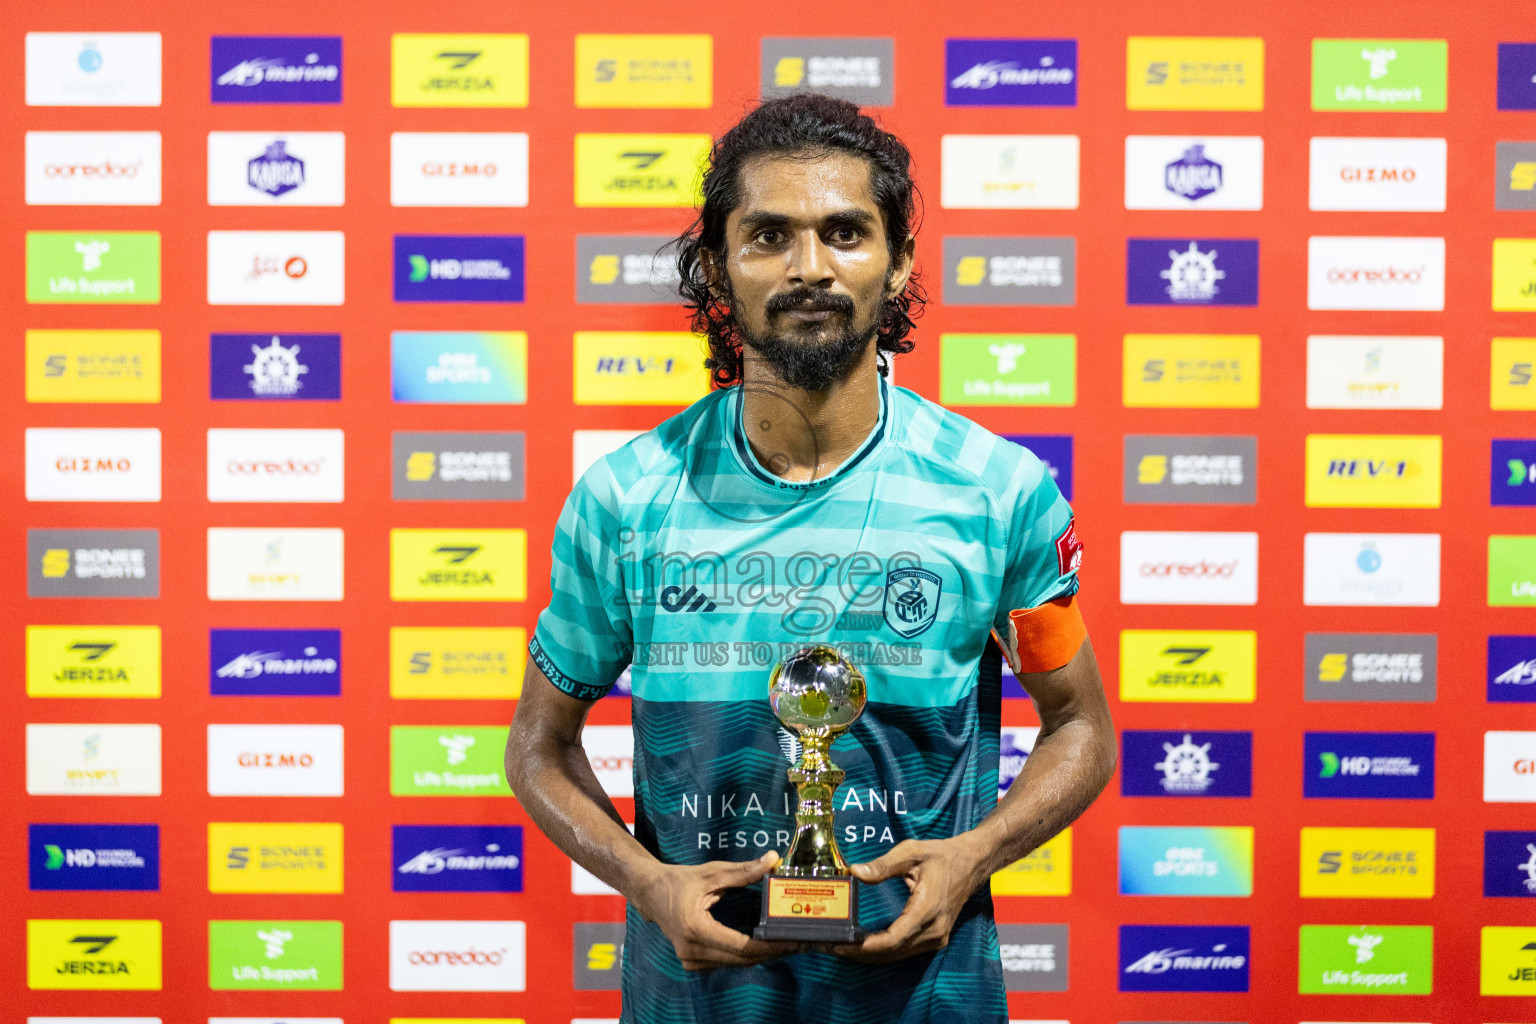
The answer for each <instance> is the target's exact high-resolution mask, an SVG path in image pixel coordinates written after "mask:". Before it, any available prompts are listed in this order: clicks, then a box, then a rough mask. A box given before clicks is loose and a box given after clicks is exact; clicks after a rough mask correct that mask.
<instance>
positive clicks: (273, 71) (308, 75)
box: [212, 36, 341, 103]
mask: <svg viewBox="0 0 1536 1024" xmlns="http://www.w3.org/2000/svg"><path fill="white" fill-rule="evenodd" d="M212 76H213V86H212V88H213V97H212V98H213V102H215V103H340V102H341V37H340V36H214V37H213V47H212Z"/></svg>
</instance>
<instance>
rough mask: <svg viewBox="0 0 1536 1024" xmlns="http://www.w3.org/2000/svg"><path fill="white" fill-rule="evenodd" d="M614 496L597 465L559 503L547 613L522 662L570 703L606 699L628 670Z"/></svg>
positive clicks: (608, 477) (629, 647) (626, 609)
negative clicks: (568, 697)
mask: <svg viewBox="0 0 1536 1024" xmlns="http://www.w3.org/2000/svg"><path fill="white" fill-rule="evenodd" d="M620 529H621V524H620V519H619V495H618V488H617V487H616V485H615V482H614V480H613V476H612V474H611V472H609V471H608V469H607V466H606V464H605V463H604V461H603V460H599V461H598V462H597V463H596V464H595V465H594V466H593V467H592V468H591V469H589V470H588V471H587V472H586V473H585V474H583V476H582V477H581V479H580V480H578V481H577V482H576V486H575V487H574V488H572V489H571V494H570V496H569V497H568V498H566V500H565V507H564V508H563V509H561V511H560V519H559V520H558V522H557V523H556V524H555V539H554V543H553V545H552V546H551V556H552V558H551V561H552V566H551V569H550V574H549V591H550V596H549V607H547V608H545V609H544V611H543V612H542V613H541V614H540V615H539V621H538V624H537V625H536V626H535V627H534V631H533V639H532V640H531V641H529V644H528V656H529V657H531V658H532V659H533V662H534V664H536V665H538V666H539V668H540V669H541V670H542V671H543V673H544V674H545V675H546V676H548V677H549V681H550V682H552V683H554V684H555V686H557V687H558V688H559V689H560V690H562V691H564V692H565V693H567V694H569V695H571V696H572V697H575V698H576V699H577V700H596V699H598V698H599V697H601V696H603V695H604V694H606V693H607V692H608V691H609V690H610V689H611V688H612V687H613V684H614V682H615V681H616V680H617V679H618V677H619V674H620V673H621V672H623V671H624V667H625V666H626V665H628V664H629V662H630V656H631V654H632V652H633V635H634V634H633V630H632V622H631V618H630V606H629V601H628V596H627V594H626V592H625V590H624V580H623V576H622V573H621V566H620V564H619V560H618V555H619V551H618V547H619V535H620Z"/></svg>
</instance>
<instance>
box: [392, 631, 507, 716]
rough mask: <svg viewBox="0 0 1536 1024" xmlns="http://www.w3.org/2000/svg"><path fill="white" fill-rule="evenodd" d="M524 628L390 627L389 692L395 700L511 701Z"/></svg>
mask: <svg viewBox="0 0 1536 1024" xmlns="http://www.w3.org/2000/svg"><path fill="white" fill-rule="evenodd" d="M527 660H528V631H527V630H526V629H523V628H521V627H510V628H508V627H501V626H460V627H451V626H450V627H432V626H393V627H391V628H390V630H389V695H390V696H391V697H394V698H396V699H397V700H413V699H422V700H445V699H446V700H456V699H464V700H516V699H517V698H518V697H520V696H522V693H523V669H524V667H525V664H526V662H527Z"/></svg>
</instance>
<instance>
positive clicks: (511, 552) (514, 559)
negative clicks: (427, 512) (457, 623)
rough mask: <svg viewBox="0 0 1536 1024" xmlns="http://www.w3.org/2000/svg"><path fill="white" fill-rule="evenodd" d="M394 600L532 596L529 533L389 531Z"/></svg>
mask: <svg viewBox="0 0 1536 1024" xmlns="http://www.w3.org/2000/svg"><path fill="white" fill-rule="evenodd" d="M389 596H390V598H391V599H392V600H395V601H522V600H524V599H525V598H526V597H527V596H528V531H526V530H405V529H400V530H390V531H389Z"/></svg>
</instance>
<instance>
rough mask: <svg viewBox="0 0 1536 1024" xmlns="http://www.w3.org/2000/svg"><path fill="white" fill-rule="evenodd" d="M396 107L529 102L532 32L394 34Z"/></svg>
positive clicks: (392, 82) (392, 91)
mask: <svg viewBox="0 0 1536 1024" xmlns="http://www.w3.org/2000/svg"><path fill="white" fill-rule="evenodd" d="M389 49H390V58H391V59H390V76H389V100H390V103H391V104H392V105H393V106H396V107H526V106H527V105H528V37H527V36H526V35H518V34H497V35H453V34H432V33H398V34H396V35H394V36H392V37H391V38H390V44H389Z"/></svg>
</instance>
